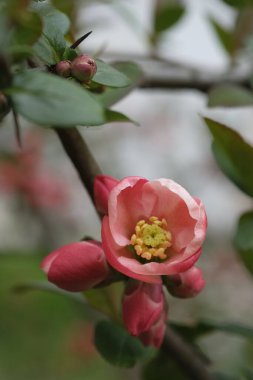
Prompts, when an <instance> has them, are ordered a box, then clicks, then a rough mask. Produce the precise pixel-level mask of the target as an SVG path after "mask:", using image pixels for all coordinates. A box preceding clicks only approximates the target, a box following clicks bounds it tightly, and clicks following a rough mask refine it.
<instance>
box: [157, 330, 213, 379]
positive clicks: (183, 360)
mask: <svg viewBox="0 0 253 380" xmlns="http://www.w3.org/2000/svg"><path fill="white" fill-rule="evenodd" d="M162 350H163V351H164V352H165V353H166V354H168V355H169V356H170V357H171V358H173V359H174V360H175V362H176V363H177V364H178V365H179V367H180V369H181V370H182V371H183V372H184V373H185V375H186V376H187V378H188V379H191V380H213V376H212V375H211V374H210V371H209V370H208V367H207V366H206V365H205V364H204V362H203V361H202V360H201V359H200V357H199V355H197V354H196V353H195V352H194V350H193V349H192V348H191V347H190V346H189V345H188V344H187V343H186V342H185V341H184V340H183V339H182V338H181V336H180V335H178V334H177V333H176V332H175V331H174V330H172V329H171V328H170V327H167V330H166V334H165V339H164V342H163V345H162Z"/></svg>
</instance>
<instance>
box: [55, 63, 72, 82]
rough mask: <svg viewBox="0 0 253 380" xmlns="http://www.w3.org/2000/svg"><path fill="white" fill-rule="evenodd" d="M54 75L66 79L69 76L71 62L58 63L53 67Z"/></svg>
mask: <svg viewBox="0 0 253 380" xmlns="http://www.w3.org/2000/svg"><path fill="white" fill-rule="evenodd" d="M55 72H56V74H58V75H60V76H61V77H64V78H68V77H70V75H71V62H70V61H61V62H58V63H57V65H56V66H55Z"/></svg>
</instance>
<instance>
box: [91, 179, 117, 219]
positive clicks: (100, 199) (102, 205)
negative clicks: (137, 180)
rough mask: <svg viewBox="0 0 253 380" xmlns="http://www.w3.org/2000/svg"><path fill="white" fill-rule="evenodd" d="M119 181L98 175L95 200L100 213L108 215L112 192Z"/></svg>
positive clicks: (95, 184) (95, 185)
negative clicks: (109, 199)
mask: <svg viewBox="0 0 253 380" xmlns="http://www.w3.org/2000/svg"><path fill="white" fill-rule="evenodd" d="M118 183H119V181H118V180H117V179H115V178H113V177H111V176H109V175H97V176H96V177H95V180H94V199H95V203H96V208H97V210H98V212H100V214H102V215H107V214H108V198H109V194H110V192H111V190H112V189H113V188H114V186H115V185H117V184H118Z"/></svg>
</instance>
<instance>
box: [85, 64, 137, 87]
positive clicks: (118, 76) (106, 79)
mask: <svg viewBox="0 0 253 380" xmlns="http://www.w3.org/2000/svg"><path fill="white" fill-rule="evenodd" d="M96 64H97V72H96V74H95V75H94V77H93V78H92V81H93V82H95V83H99V84H103V85H105V86H110V87H126V86H129V85H130V84H131V81H130V80H129V78H128V77H127V76H126V75H125V74H123V73H121V72H120V71H118V70H117V69H115V68H114V67H113V66H110V65H108V64H107V63H105V62H103V61H100V60H99V59H96Z"/></svg>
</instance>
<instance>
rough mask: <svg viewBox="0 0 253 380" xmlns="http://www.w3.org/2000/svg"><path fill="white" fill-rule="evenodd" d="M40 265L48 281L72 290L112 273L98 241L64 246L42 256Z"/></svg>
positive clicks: (85, 286) (75, 290)
mask: <svg viewBox="0 0 253 380" xmlns="http://www.w3.org/2000/svg"><path fill="white" fill-rule="evenodd" d="M41 268H42V270H43V271H44V272H45V273H46V274H47V277H48V280H49V281H50V282H52V283H53V284H55V285H57V286H58V287H59V288H62V289H65V290H69V291H71V292H79V291H83V290H87V289H90V288H92V287H93V286H96V285H98V284H100V283H101V282H102V281H104V280H105V279H107V278H108V277H109V276H110V274H111V272H110V269H109V267H108V265H107V262H106V259H105V255H104V251H103V249H102V247H101V244H99V243H98V242H96V241H81V242H77V243H71V244H68V245H65V246H63V247H61V248H59V249H57V250H56V251H54V252H52V253H50V255H48V256H47V257H45V258H44V260H43V261H42V263H41Z"/></svg>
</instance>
